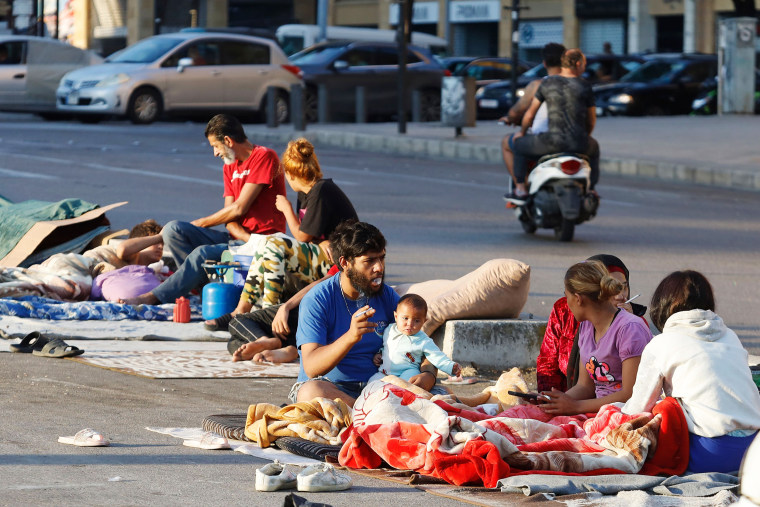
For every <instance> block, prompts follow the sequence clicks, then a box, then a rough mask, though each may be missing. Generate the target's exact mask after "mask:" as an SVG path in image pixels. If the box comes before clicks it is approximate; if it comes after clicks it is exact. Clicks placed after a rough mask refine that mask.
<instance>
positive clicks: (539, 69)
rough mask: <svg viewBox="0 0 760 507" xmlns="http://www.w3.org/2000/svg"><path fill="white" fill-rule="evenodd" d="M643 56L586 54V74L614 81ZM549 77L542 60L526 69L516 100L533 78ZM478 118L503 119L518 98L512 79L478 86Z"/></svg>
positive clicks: (519, 80) (592, 78)
mask: <svg viewBox="0 0 760 507" xmlns="http://www.w3.org/2000/svg"><path fill="white" fill-rule="evenodd" d="M642 62H644V59H643V58H642V57H640V56H636V55H614V54H613V55H608V54H601V55H586V72H585V73H584V75H583V77H584V79H586V80H587V81H588V82H589V83H591V84H592V85H593V84H595V83H599V82H605V83H611V82H615V81H617V80H619V79H620V78H621V77H622V76H624V75H625V74H627V73H628V72H630V71H632V70H635V69H636V68H638V67H639V66H640V65H641V64H642ZM545 76H546V68H545V67H544V65H543V63H541V64H538V65H536V66H534V67H532V68H531V69H529V70H527V71H525V72H524V73H523V74H522V75H520V76H519V77H518V78H517V100H519V98H520V97H522V95H523V92H524V91H523V89H524V88H525V87H526V86H528V83H530V82H531V81H533V80H534V79H539V78H542V77H545ZM475 100H476V102H477V107H478V118H479V119H484V120H486V119H497V118H501V117H502V116H504V115H505V114H507V111H509V108H510V107H512V104H514V103H515V102H516V101H517V100H513V98H512V81H511V80H506V81H499V82H496V83H493V84H489V85H486V86H484V87H482V88H479V89H478V90H477V92H476V93H475Z"/></svg>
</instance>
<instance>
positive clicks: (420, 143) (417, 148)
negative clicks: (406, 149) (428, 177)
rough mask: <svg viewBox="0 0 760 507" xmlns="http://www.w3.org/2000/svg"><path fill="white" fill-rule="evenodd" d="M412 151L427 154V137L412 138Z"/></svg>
mask: <svg viewBox="0 0 760 507" xmlns="http://www.w3.org/2000/svg"><path fill="white" fill-rule="evenodd" d="M412 152H413V153H414V154H415V155H423V156H424V155H427V139H412Z"/></svg>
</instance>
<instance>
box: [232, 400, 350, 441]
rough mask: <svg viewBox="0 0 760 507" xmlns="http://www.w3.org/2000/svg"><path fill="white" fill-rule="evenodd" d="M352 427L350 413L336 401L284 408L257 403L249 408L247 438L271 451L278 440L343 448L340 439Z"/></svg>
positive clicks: (346, 406) (319, 401)
mask: <svg viewBox="0 0 760 507" xmlns="http://www.w3.org/2000/svg"><path fill="white" fill-rule="evenodd" d="M350 424H351V409H350V408H349V407H348V405H346V403H345V402H344V401H343V400H340V399H337V398H336V399H335V400H328V399H327V398H315V399H314V400H311V401H308V402H299V403H295V404H293V405H287V406H285V407H282V408H280V407H278V406H276V405H272V404H270V403H258V404H255V405H251V406H250V407H248V417H247V420H246V423H245V436H246V437H248V438H249V439H251V440H252V441H253V442H257V443H258V444H259V446H260V447H269V446H270V445H271V444H272V442H274V441H275V440H276V439H277V438H279V437H301V438H303V439H306V440H310V441H312V442H317V443H319V444H330V445H340V444H341V443H343V442H342V440H341V435H342V433H343V432H344V431H345V430H346V428H347V427H348V426H349V425H350Z"/></svg>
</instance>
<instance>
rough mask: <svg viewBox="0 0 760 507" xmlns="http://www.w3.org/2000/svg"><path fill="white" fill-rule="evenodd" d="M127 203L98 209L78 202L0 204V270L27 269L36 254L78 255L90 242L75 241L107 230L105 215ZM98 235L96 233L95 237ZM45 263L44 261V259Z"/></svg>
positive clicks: (69, 200) (95, 205)
mask: <svg viewBox="0 0 760 507" xmlns="http://www.w3.org/2000/svg"><path fill="white" fill-rule="evenodd" d="M124 204H126V202H121V203H116V204H110V205H108V206H104V207H98V205H97V204H93V203H90V202H87V201H83V200H81V199H63V200H61V201H58V202H53V203H51V202H45V201H34V200H31V201H24V202H20V203H14V204H3V203H2V202H1V201H0V223H2V224H3V226H2V228H0V266H3V267H28V266H29V265H31V264H32V263H34V262H35V260H34V259H35V257H34V254H35V253H39V252H42V251H45V253H46V254H47V255H52V254H54V253H60V252H76V253H79V252H81V251H82V249H83V248H84V247H85V246H86V244H87V243H88V242H89V241H87V242H85V243H84V244H81V243H82V242H81V241H79V242H78V241H75V240H76V239H77V238H80V237H82V236H92V235H93V232H94V231H95V230H96V229H100V232H102V230H103V227H105V226H108V220H107V219H106V218H105V216H104V215H105V213H106V211H108V210H110V209H113V208H115V207H117V206H122V205H124ZM96 234H97V233H96ZM90 239H91V238H90ZM43 260H44V259H43Z"/></svg>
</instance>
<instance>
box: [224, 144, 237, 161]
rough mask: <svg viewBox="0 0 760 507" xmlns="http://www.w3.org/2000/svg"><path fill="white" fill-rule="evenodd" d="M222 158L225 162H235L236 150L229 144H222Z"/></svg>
mask: <svg viewBox="0 0 760 507" xmlns="http://www.w3.org/2000/svg"><path fill="white" fill-rule="evenodd" d="M222 160H223V161H224V163H225V164H227V165H229V164H234V163H235V151H234V150H233V149H232V148H230V147H229V146H224V145H223V146H222Z"/></svg>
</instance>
